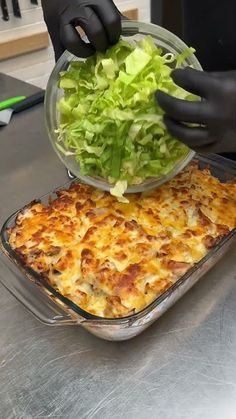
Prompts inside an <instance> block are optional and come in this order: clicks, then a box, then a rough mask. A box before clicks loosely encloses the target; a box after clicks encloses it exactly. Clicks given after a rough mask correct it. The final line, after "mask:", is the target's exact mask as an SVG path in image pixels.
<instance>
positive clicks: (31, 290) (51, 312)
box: [0, 252, 82, 326]
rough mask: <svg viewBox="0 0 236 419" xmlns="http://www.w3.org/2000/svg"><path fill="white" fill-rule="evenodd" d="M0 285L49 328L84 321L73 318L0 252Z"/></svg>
mask: <svg viewBox="0 0 236 419" xmlns="http://www.w3.org/2000/svg"><path fill="white" fill-rule="evenodd" d="M0 283H1V284H2V285H3V286H4V287H5V288H6V289H7V290H8V291H9V292H10V293H11V294H12V295H13V296H14V297H15V298H16V299H17V300H18V301H19V302H20V303H22V304H23V305H24V306H25V308H26V309H27V310H28V311H30V312H31V313H32V314H33V315H34V317H36V318H37V319H38V320H39V321H40V322H42V323H44V324H46V325H48V326H63V325H68V324H69V325H70V324H71V325H72V324H79V323H80V322H81V321H82V319H81V320H80V318H79V317H78V318H73V317H72V316H71V315H70V314H69V313H67V312H66V311H65V310H63V308H62V307H60V306H59V305H58V304H56V303H55V302H54V301H52V300H51V298H49V297H48V296H47V294H45V292H44V291H43V290H42V289H41V288H40V286H37V285H36V284H34V283H33V282H31V281H30V280H29V279H28V278H27V277H25V276H24V275H23V274H21V273H20V272H19V271H17V270H16V269H14V265H13V264H12V262H10V261H9V260H8V259H7V258H6V256H4V255H3V254H1V252H0Z"/></svg>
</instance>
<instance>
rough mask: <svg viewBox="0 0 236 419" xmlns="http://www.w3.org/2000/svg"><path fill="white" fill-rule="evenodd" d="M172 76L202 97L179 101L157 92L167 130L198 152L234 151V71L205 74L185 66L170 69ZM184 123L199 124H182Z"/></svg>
mask: <svg viewBox="0 0 236 419" xmlns="http://www.w3.org/2000/svg"><path fill="white" fill-rule="evenodd" d="M172 78H173V80H174V82H175V83H176V84H177V85H179V86H181V87H183V88H184V89H185V90H187V91H189V92H191V93H193V94H196V95H198V96H200V97H201V98H203V100H201V101H200V100H199V101H196V102H191V101H186V100H180V99H176V98H173V97H171V96H170V95H168V94H166V93H164V92H161V91H158V92H157V93H156V98H157V101H158V103H159V105H160V107H161V108H162V109H163V110H164V112H165V113H166V115H165V116H164V123H165V125H166V127H167V128H168V130H169V132H170V133H171V134H172V135H173V136H174V137H175V138H178V139H179V140H181V141H182V142H183V143H185V144H187V145H188V146H189V147H190V148H191V149H193V150H195V151H197V152H200V153H230V152H236V71H229V72H222V73H206V72H203V71H197V70H193V69H191V68H186V69H178V70H174V71H173V72H172ZM188 122H190V123H196V124H199V125H200V126H198V127H189V126H186V124H185V123H188Z"/></svg>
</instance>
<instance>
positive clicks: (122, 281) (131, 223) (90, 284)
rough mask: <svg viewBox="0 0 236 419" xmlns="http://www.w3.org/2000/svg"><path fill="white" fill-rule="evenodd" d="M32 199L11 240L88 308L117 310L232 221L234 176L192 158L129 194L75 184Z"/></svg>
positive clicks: (159, 284)
mask: <svg viewBox="0 0 236 419" xmlns="http://www.w3.org/2000/svg"><path fill="white" fill-rule="evenodd" d="M57 196H58V197H57V199H55V200H53V201H52V202H51V203H49V204H48V205H47V206H45V205H43V204H42V203H37V202H33V203H32V204H30V205H29V206H28V207H26V208H25V209H24V210H23V211H22V212H21V213H20V214H19V215H18V217H17V220H16V226H15V227H14V228H12V229H10V230H9V243H10V245H11V246H12V248H13V249H15V250H16V251H17V253H18V254H19V255H20V257H21V258H22V259H23V260H24V262H25V265H26V266H30V267H31V268H33V269H34V270H35V271H36V272H39V273H42V274H43V275H44V277H46V278H47V280H48V281H49V282H50V284H51V285H52V286H53V287H55V288H56V289H57V290H58V291H59V292H60V293H61V294H62V295H64V296H66V297H68V298H69V299H70V300H72V301H73V302H74V303H76V304H77V305H79V306H80V307H81V308H83V309H84V310H86V311H87V312H89V313H92V314H94V315H98V316H102V317H123V316H127V315H129V314H132V313H134V312H138V311H140V310H141V309H143V308H144V307H145V306H147V305H148V304H150V303H151V302H152V301H153V300H154V299H155V298H156V297H157V296H158V295H160V294H161V293H163V292H164V291H165V290H166V289H168V288H169V287H170V286H171V285H172V284H173V283H174V282H176V280H177V279H178V278H180V277H181V276H182V275H183V274H184V273H185V272H186V271H187V270H188V269H189V268H190V267H192V266H193V265H194V264H195V263H196V262H198V261H199V260H200V259H201V258H202V257H203V256H205V255H206V253H207V252H208V251H209V249H210V248H212V247H213V246H215V244H217V242H218V241H219V240H220V239H221V238H222V237H224V236H225V235H227V234H228V233H229V231H230V230H232V229H233V228H235V227H236V182H235V181H232V182H231V183H224V184H223V183H220V181H219V180H217V179H215V178H214V177H213V176H212V175H211V173H210V171H209V170H208V169H204V170H199V169H198V166H197V164H196V163H192V164H190V165H189V166H188V167H187V168H186V169H185V170H184V171H183V172H182V173H181V174H179V175H178V176H176V177H175V178H174V179H173V180H171V181H170V182H168V183H166V184H164V185H163V186H161V187H159V188H157V189H155V190H153V191H151V192H149V193H144V194H138V195H137V194H136V195H129V200H130V202H129V204H122V203H119V202H117V200H116V198H114V197H112V196H111V195H110V194H109V193H106V192H102V191H99V190H96V189H94V188H92V187H90V186H87V185H83V184H80V183H73V184H71V186H70V187H69V189H65V190H60V191H58V192H57Z"/></svg>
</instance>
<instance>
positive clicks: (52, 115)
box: [45, 21, 202, 193]
mask: <svg viewBox="0 0 236 419" xmlns="http://www.w3.org/2000/svg"><path fill="white" fill-rule="evenodd" d="M146 36H152V38H153V40H154V43H155V44H156V45H157V46H158V47H160V48H162V50H163V54H165V53H170V54H173V55H174V56H178V55H179V54H181V53H183V52H184V51H185V50H186V49H187V45H186V44H185V43H184V42H183V41H182V40H180V39H179V38H178V37H177V36H175V35H174V34H172V33H171V32H169V31H167V30H166V29H164V28H162V27H159V26H156V25H153V24H148V23H142V22H136V21H123V22H122V38H123V39H125V40H126V41H128V42H129V43H131V44H134V43H135V44H136V43H137V42H138V41H140V40H142V39H143V38H145V37H146ZM75 61H84V59H80V58H78V57H75V56H74V55H72V54H71V53H69V52H68V51H65V52H64V54H63V55H62V56H61V58H60V59H59V60H58V62H57V64H56V66H55V68H54V70H53V72H52V74H51V76H50V78H49V81H48V84H47V89H46V95H45V123H46V127H47V132H48V136H49V140H50V142H51V144H52V146H53V148H54V150H55V152H56V153H57V155H58V157H59V158H60V159H61V161H62V162H63V164H64V165H65V166H66V167H67V169H69V170H70V171H71V172H72V173H73V174H74V175H75V176H76V177H78V178H79V179H81V180H83V181H84V182H85V183H86V184H88V185H91V186H95V187H98V188H99V189H102V190H105V191H109V190H110V188H111V187H112V186H114V185H113V184H110V183H109V182H108V181H107V180H106V179H104V178H102V177H99V176H97V177H95V176H94V177H92V176H88V175H87V176H85V175H82V173H81V171H80V166H79V163H78V162H77V161H76V158H75V156H74V155H73V154H74V153H72V151H73V150H72V149H71V150H70V151H71V152H70V151H68V154H65V153H63V151H62V147H61V144H62V143H61V141H60V135H59V125H60V113H59V110H58V108H57V103H58V101H59V100H60V99H61V98H62V97H63V96H64V94H63V90H62V89H60V88H59V87H58V83H59V78H60V73H62V72H64V71H66V70H67V69H68V68H69V66H70V64H71V63H72V62H75ZM181 66H182V67H185V66H191V67H193V68H195V69H197V70H202V68H201V65H200V63H199V62H198V60H197V58H196V56H195V55H194V54H192V55H190V56H188V57H186V58H185V60H184V62H183V63H182V65H181ZM194 154H195V153H194V151H192V150H189V151H187V153H185V154H184V155H183V156H182V157H181V158H179V159H178V161H177V162H176V164H175V165H174V167H173V168H172V169H171V170H170V171H169V172H168V173H166V174H163V175H160V176H157V177H150V178H148V179H146V180H145V181H143V182H142V183H140V184H137V185H135V184H133V185H130V186H128V189H127V190H126V193H136V192H143V191H146V190H150V189H153V188H154V187H157V186H159V185H161V184H162V183H164V182H166V181H168V180H169V179H171V178H172V177H173V176H175V175H176V174H177V173H179V172H180V171H181V170H182V169H183V168H184V167H185V166H186V165H187V164H188V163H189V162H190V160H191V159H192V158H193V157H194ZM91 156H92V154H91Z"/></svg>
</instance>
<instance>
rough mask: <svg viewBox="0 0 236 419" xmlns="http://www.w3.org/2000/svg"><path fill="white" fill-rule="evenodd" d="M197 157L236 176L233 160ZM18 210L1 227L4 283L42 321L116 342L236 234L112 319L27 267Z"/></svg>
mask: <svg viewBox="0 0 236 419" xmlns="http://www.w3.org/2000/svg"><path fill="white" fill-rule="evenodd" d="M197 160H198V161H199V162H200V166H201V167H202V168H203V167H206V166H207V167H209V168H210V170H211V172H212V174H213V175H214V176H216V177H218V178H219V179H220V180H221V181H225V182H226V181H228V180H230V179H233V178H235V177H236V163H235V162H233V161H230V160H227V159H224V158H223V157H220V156H215V155H209V156H207V157H206V156H203V155H198V156H197ZM63 186H65V185H63ZM68 186H69V183H68ZM53 195H54V193H49V194H47V195H45V196H44V197H42V198H40V200H41V201H42V202H46V203H47V202H48V199H50V198H51V197H53ZM21 210H22V209H21ZM21 210H20V211H21ZM18 212H19V211H17V212H15V213H14V214H13V215H11V216H10V217H9V218H8V219H7V220H6V222H5V223H4V225H3V227H2V230H1V248H2V250H3V254H0V282H1V283H2V284H3V285H4V286H5V287H6V288H7V289H8V290H9V291H10V292H11V293H12V294H13V295H14V296H15V297H16V298H17V299H18V300H19V301H20V302H21V303H22V304H23V305H24V306H25V307H26V308H27V309H28V310H29V311H30V312H31V313H32V314H34V316H36V317H37V318H38V319H39V320H40V321H41V322H43V323H45V324H47V325H55V326H59V325H67V324H69V325H71V324H75V325H81V326H82V327H84V328H85V329H87V330H88V331H89V332H91V333H93V334H94V335H96V336H98V337H100V338H103V339H106V340H114V341H119V340H126V339H130V338H132V337H134V336H136V335H138V334H140V333H141V332H142V331H144V330H145V329H146V328H147V327H149V326H150V325H151V324H152V323H153V322H154V321H155V320H157V319H158V318H159V317H160V316H161V315H162V314H163V313H164V312H165V311H166V310H167V309H168V308H170V307H171V306H172V305H173V304H174V303H175V302H176V301H177V300H178V299H179V298H180V297H182V295H184V294H185V293H186V292H187V291H188V290H189V289H190V288H191V287H192V286H193V285H194V284H195V283H196V282H197V281H198V280H199V279H200V277H202V276H203V275H204V274H205V273H206V272H207V271H208V270H209V269H210V268H211V267H212V266H213V265H215V264H216V262H217V261H218V260H219V259H220V258H221V257H222V256H223V255H224V254H225V253H226V251H227V250H228V249H229V247H230V246H232V244H233V242H234V241H235V237H236V229H234V230H233V231H231V232H230V233H229V234H228V235H227V236H226V237H224V238H223V239H222V240H221V241H220V242H219V243H218V244H217V245H216V246H215V247H214V248H213V249H211V250H210V251H209V253H208V254H207V255H206V256H205V257H204V258H203V259H202V260H201V261H200V262H198V263H197V264H196V265H195V266H193V267H192V268H191V269H189V271H188V272H187V273H186V274H185V275H183V276H182V277H181V278H180V279H179V280H178V281H177V282H176V283H175V284H174V285H172V286H171V287H170V288H169V289H168V290H166V291H165V292H164V293H163V294H162V295H160V296H159V297H158V298H156V300H154V301H153V303H152V304H150V305H149V306H148V307H146V308H145V309H143V310H142V311H140V312H139V313H136V314H133V315H131V316H128V317H124V318H115V319H108V318H102V317H97V316H94V315H92V314H89V313H87V312H85V311H84V310H82V309H81V308H80V307H78V306H77V305H76V304H74V303H72V302H71V301H70V300H68V299H67V298H65V297H63V296H62V295H61V294H59V293H58V292H57V291H56V290H55V289H53V288H52V287H51V286H50V285H49V284H48V283H47V281H46V280H45V279H44V278H42V276H41V275H39V274H37V273H36V272H34V271H33V270H32V269H29V268H26V267H24V266H23V264H22V262H21V261H20V259H19V257H18V256H17V254H16V253H15V252H14V251H13V250H12V249H11V247H10V245H9V244H8V235H7V229H8V228H10V227H12V226H13V225H14V224H15V219H16V216H17V214H18ZM6 256H7V257H6Z"/></svg>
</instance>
